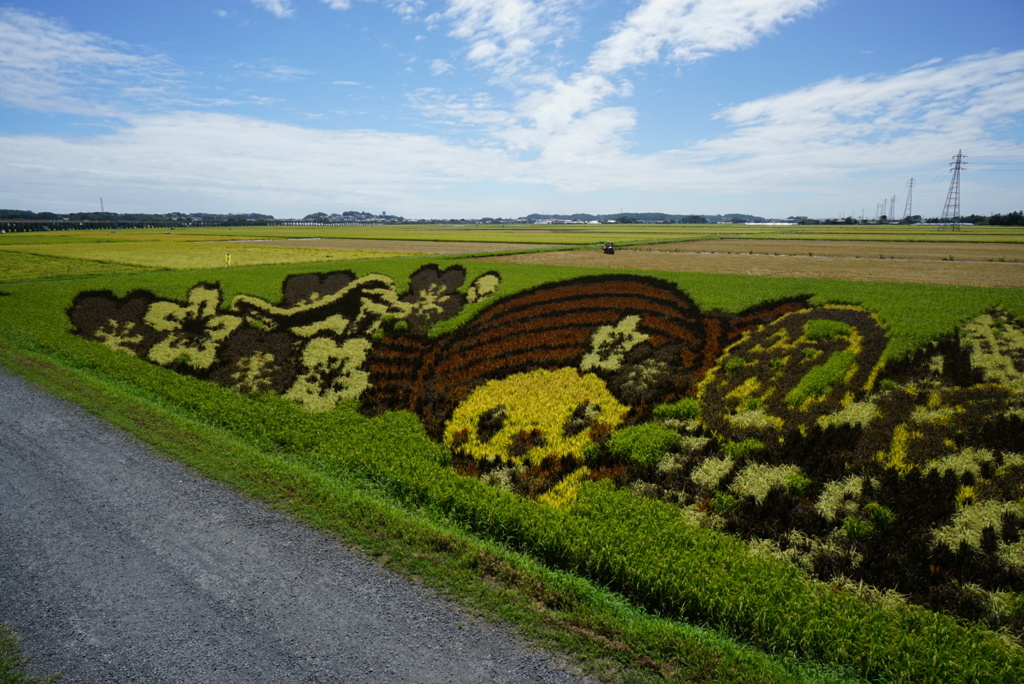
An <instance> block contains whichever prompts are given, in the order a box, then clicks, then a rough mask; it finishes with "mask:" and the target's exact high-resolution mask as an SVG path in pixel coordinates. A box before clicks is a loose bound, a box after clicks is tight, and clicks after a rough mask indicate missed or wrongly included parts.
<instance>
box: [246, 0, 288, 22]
mask: <svg viewBox="0 0 1024 684" xmlns="http://www.w3.org/2000/svg"><path fill="white" fill-rule="evenodd" d="M252 4H254V5H256V6H257V7H260V8H262V9H265V10H267V11H268V12H270V13H271V14H273V15H274V16H275V17H277V18H278V19H287V18H288V17H290V16H292V15H293V14H295V8H293V7H292V0H252Z"/></svg>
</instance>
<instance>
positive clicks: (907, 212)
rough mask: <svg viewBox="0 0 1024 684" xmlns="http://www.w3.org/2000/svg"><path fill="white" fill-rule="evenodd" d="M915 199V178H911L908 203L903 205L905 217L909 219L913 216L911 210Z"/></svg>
mask: <svg viewBox="0 0 1024 684" xmlns="http://www.w3.org/2000/svg"><path fill="white" fill-rule="evenodd" d="M913 199H914V179H913V178H911V179H910V180H909V181H907V205H906V206H905V207H903V218H905V219H908V218H910V217H911V213H910V212H911V211H913V204H914V202H913Z"/></svg>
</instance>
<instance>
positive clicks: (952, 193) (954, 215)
mask: <svg viewBox="0 0 1024 684" xmlns="http://www.w3.org/2000/svg"><path fill="white" fill-rule="evenodd" d="M965 156H966V155H964V151H963V150H958V151H957V153H956V154H955V155H954V156H953V161H951V162H949V170H950V171H951V172H952V173H953V178H952V180H950V181H949V192H948V193H946V205H945V206H944V207H943V208H942V223H943V224H948V225H949V227H950V228H951V229H952V230H960V168H961V167H962V166H963V165H964V164H966V163H967V162H965V161H964V157H965Z"/></svg>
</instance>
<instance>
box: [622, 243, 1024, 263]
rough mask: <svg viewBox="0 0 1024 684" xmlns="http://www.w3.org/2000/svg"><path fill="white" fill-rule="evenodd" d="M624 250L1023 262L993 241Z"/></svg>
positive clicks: (1023, 255)
mask: <svg viewBox="0 0 1024 684" xmlns="http://www.w3.org/2000/svg"><path fill="white" fill-rule="evenodd" d="M623 249H624V250H652V251H657V252H700V253H711V254H750V253H751V252H753V253H754V254H770V255H773V256H774V255H792V256H807V255H808V254H813V255H814V256H831V257H861V258H865V257H871V258H879V259H936V260H947V261H948V260H950V257H952V258H953V260H956V261H960V260H963V261H999V260H1000V259H1002V260H1005V261H1017V262H1021V263H1024V244H1020V243H994V242H985V243H981V242H975V243H971V242H887V241H881V240H878V241H874V240H850V241H833V240H778V239H776V240H770V239H769V240H756V239H744V240H691V241H687V242H667V243H664V244H656V245H642V246H636V247H623Z"/></svg>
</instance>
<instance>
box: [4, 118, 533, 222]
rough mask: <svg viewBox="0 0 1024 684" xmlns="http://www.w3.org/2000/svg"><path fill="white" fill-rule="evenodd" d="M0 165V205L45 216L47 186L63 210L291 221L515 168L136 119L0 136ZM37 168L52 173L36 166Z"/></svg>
mask: <svg viewBox="0 0 1024 684" xmlns="http://www.w3.org/2000/svg"><path fill="white" fill-rule="evenodd" d="M0 158H3V159H4V163H3V164H2V165H0V206H15V205H17V206H25V205H29V206H39V205H48V206H52V205H53V204H54V200H53V188H54V187H61V188H63V190H62V193H61V196H62V200H61V201H63V202H65V206H69V207H70V206H84V205H85V204H86V203H87V202H92V201H93V200H92V199H90V198H92V197H93V196H94V195H96V193H97V192H98V191H99V190H103V192H104V193H106V194H103V195H102V196H104V197H109V198H114V197H117V198H118V199H117V200H116V201H117V202H118V204H119V205H120V206H122V207H129V206H130V207H133V208H136V209H138V210H142V209H143V208H145V207H149V208H151V210H153V211H173V210H175V208H176V207H179V208H180V207H182V206H189V207H234V208H237V209H238V210H241V208H242V207H254V208H253V209H251V210H252V211H262V210H266V211H270V213H274V214H275V215H278V216H288V215H299V216H302V215H305V214H306V213H308V212H309V211H312V209H310V207H328V208H337V207H339V206H346V207H352V206H372V207H374V208H376V209H378V210H379V208H381V207H385V208H387V209H389V210H390V211H394V212H396V213H398V211H399V209H401V210H403V211H407V212H410V211H415V209H414V207H416V206H420V205H421V204H423V205H424V206H426V205H429V204H430V202H429V197H430V196H431V195H433V194H435V193H442V191H445V190H450V188H451V187H452V186H454V185H457V184H461V183H471V182H477V181H479V180H481V179H492V180H503V181H505V180H519V179H514V178H513V177H512V175H511V173H510V171H509V169H511V168H513V167H515V166H516V163H515V162H514V161H513V160H511V159H509V158H508V157H507V156H505V155H504V154H502V153H501V152H498V151H496V150H488V149H471V148H468V147H463V146H458V145H452V144H451V143H448V142H446V141H444V140H442V139H440V138H437V137H433V136H423V135H408V134H398V133H383V132H379V131H372V130H349V131H324V130H319V129H308V128H303V127H299V126H289V125H284V124H275V123H270V122H267V121H261V120H258V119H254V118H248V117H240V116H229V115H224V114H209V113H196V112H173V113H168V114H162V115H150V116H142V117H136V118H133V119H131V121H130V123H129V125H127V126H125V127H124V128H122V129H121V130H119V131H117V132H116V133H113V134H110V135H102V136H96V137H91V138H84V139H65V138H60V137H56V136H42V135H32V136H29V135H24V136H0ZM46 159H60V160H61V163H60V164H59V165H56V166H52V165H50V164H45V163H41V162H40V160H46ZM139 160H145V163H143V164H140V163H139ZM15 187H16V188H17V190H12V189H13V188H15ZM97 196H98V195H97ZM444 196H445V195H444V194H439V195H438V197H439V198H443V197H444ZM424 200H426V201H425V202H424ZM446 201H450V200H446ZM439 202H440V199H439ZM256 205H259V206H260V207H263V209H258V208H255V206H256ZM442 209H444V211H442ZM124 210H126V211H127V210H128V209H124ZM249 210H250V209H246V211H249ZM436 210H437V211H438V212H440V213H439V215H442V216H444V215H452V214H455V213H458V211H459V208H458V207H454V206H450V205H449V206H447V207H442V206H441V205H440V203H439V204H438V205H437V206H436Z"/></svg>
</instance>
